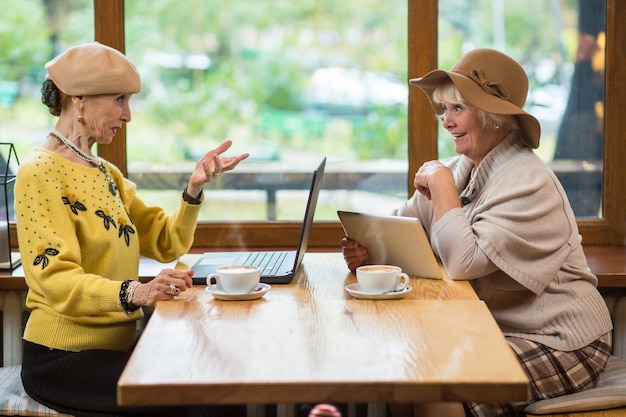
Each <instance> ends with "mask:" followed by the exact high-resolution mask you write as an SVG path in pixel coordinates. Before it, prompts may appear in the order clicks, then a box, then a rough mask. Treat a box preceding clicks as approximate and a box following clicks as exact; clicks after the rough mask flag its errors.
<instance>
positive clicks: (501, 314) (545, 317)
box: [342, 49, 612, 416]
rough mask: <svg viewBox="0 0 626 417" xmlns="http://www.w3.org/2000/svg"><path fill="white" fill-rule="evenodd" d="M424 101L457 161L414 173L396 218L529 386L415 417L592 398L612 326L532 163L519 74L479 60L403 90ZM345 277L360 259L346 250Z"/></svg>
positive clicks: (544, 174)
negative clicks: (420, 239)
mask: <svg viewBox="0 0 626 417" xmlns="http://www.w3.org/2000/svg"><path fill="white" fill-rule="evenodd" d="M410 83H411V84H412V85H415V86H417V87H419V88H420V89H421V90H422V91H423V92H424V93H425V94H426V95H427V96H428V98H429V99H430V100H431V104H432V105H433V107H434V109H435V111H436V113H437V115H438V116H439V117H440V118H441V120H442V123H443V126H444V128H445V129H446V130H447V131H448V132H449V133H450V135H451V136H452V139H453V140H454V146H455V151H456V152H457V153H458V154H459V156H456V157H452V158H450V159H447V160H443V161H429V162H426V163H424V164H423V165H422V166H421V167H420V168H419V169H418V171H417V173H416V174H415V179H414V185H415V188H416V190H417V191H416V193H415V194H414V195H413V197H412V198H411V199H409V200H408V201H406V202H405V203H404V204H403V205H402V206H401V207H399V208H398V209H397V210H396V211H395V214H396V215H399V216H413V217H419V218H420V219H421V220H422V223H423V225H424V227H425V229H426V231H427V233H428V235H429V237H430V242H431V246H432V248H433V250H434V251H435V253H436V254H437V255H438V256H439V258H440V259H441V261H442V263H443V265H444V266H445V268H446V270H447V272H448V273H449V275H450V276H451V277H452V279H455V280H470V281H471V283H472V285H473V287H474V289H475V290H476V293H477V294H478V296H479V297H480V298H481V299H482V300H484V301H485V303H486V304H487V306H488V307H489V309H490V311H491V313H492V314H493V316H494V318H495V319H496V321H497V322H498V324H499V326H500V328H501V329H502V332H503V333H504V335H505V337H506V339H507V341H508V343H509V345H510V346H511V349H513V351H514V353H515V355H516V356H517V357H518V359H519V361H520V363H521V365H522V367H523V368H524V370H525V371H526V373H527V375H528V377H529V379H530V381H531V392H530V395H531V396H530V398H529V401H528V402H526V403H519V404H475V403H469V404H463V405H460V404H430V405H425V406H423V407H422V408H423V410H422V414H423V415H445V416H466V415H467V416H518V415H520V416H521V415H524V414H523V409H524V407H525V406H526V405H527V404H528V403H530V402H533V401H537V400H540V399H545V398H550V397H556V396H560V395H564V394H569V393H572V392H576V391H581V390H584V389H587V388H590V387H592V386H594V384H595V383H596V382H597V380H598V378H599V376H600V374H601V373H602V372H603V370H604V368H605V366H606V363H607V361H608V358H609V355H610V352H611V334H610V331H611V329H612V324H611V318H610V316H609V312H608V309H607V307H606V304H605V303H604V301H603V299H602V297H601V295H600V294H599V292H598V290H597V288H596V286H597V278H596V277H595V276H594V275H593V274H592V273H591V272H590V270H589V268H588V266H587V261H586V258H585V255H584V253H583V249H582V246H581V239H580V235H579V233H578V228H577V225H576V219H575V216H574V213H573V211H572V209H571V207H570V204H569V202H568V199H567V196H566V194H565V192H564V190H563V187H562V186H561V184H560V183H559V180H558V179H557V177H556V176H555V175H554V173H553V172H552V170H551V169H550V168H549V167H548V166H547V165H546V164H545V163H544V162H543V161H542V160H541V159H540V158H539V157H538V156H537V155H536V154H535V153H534V152H533V150H532V149H533V148H537V147H538V146H539V138H540V134H541V132H540V126H539V123H538V121H537V120H536V119H535V118H534V117H533V116H531V115H530V114H528V113H526V112H525V111H524V110H523V106H524V102H525V100H526V96H527V92H528V78H527V76H526V73H525V72H524V69H523V68H522V67H521V66H520V65H519V64H518V63H517V62H515V61H514V60H513V59H511V58H510V57H508V56H507V55H505V54H502V53H500V52H498V51H495V50H492V49H477V50H473V51H471V52H468V53H467V54H465V55H464V56H463V57H462V58H461V59H460V60H459V62H458V63H457V64H456V65H455V66H454V67H453V68H452V70H451V71H442V70H435V71H432V72H430V73H428V74H426V75H425V76H424V77H422V78H418V79H413V80H411V81H410ZM342 248H343V253H344V256H345V259H346V263H347V264H348V267H349V268H350V269H351V270H354V269H355V268H356V267H357V266H359V265H360V264H361V263H362V262H363V261H364V260H365V259H367V248H364V247H361V246H360V245H359V244H358V242H355V241H352V240H349V239H347V238H344V239H343V240H342Z"/></svg>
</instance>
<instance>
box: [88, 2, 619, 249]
mask: <svg viewBox="0 0 626 417" xmlns="http://www.w3.org/2000/svg"><path fill="white" fill-rule="evenodd" d="M407 6H408V7H407V11H408V13H407V25H408V31H407V33H408V37H409V39H408V48H409V51H408V76H409V78H414V77H418V76H420V75H422V74H425V73H426V72H428V71H430V70H431V69H434V68H436V67H437V37H438V35H437V34H438V32H437V29H438V27H437V18H438V0H407ZM94 19H95V39H96V40H97V41H99V42H102V43H105V44H107V45H110V46H112V47H114V48H117V49H119V50H121V51H124V50H125V48H124V0H94ZM624 21H626V3H625V2H620V1H618V0H607V25H606V29H607V40H608V42H607V48H606V53H607V57H606V86H605V89H606V95H605V155H604V178H603V181H604V201H603V210H602V212H603V213H604V217H603V218H599V219H578V221H577V222H578V226H579V229H580V233H581V235H582V236H583V242H584V243H585V244H588V245H600V244H602V245H623V244H624V240H625V227H626V225H625V223H626V210H625V209H624V208H625V207H626V201H625V200H626V192H623V191H622V189H621V188H620V184H623V183H624V182H625V179H626V164H624V163H623V161H622V159H623V158H624V156H625V155H626V141H625V140H623V139H624V138H623V137H622V135H623V129H620V127H619V120H620V119H619V116H620V115H619V114H618V112H619V110H618V109H620V108H626V80H624V79H621V78H620V77H619V71H617V69H618V68H626V52H624V51H626V27H624V25H619V24H618V22H624ZM419 51H429V53H419ZM408 126H409V129H408V131H409V135H408V138H407V139H408V141H409V144H408V149H409V154H408V159H409V171H408V173H407V195H411V194H412V193H413V192H414V188H413V184H412V179H413V175H411V173H413V172H416V170H417V168H418V167H419V166H420V165H421V164H422V163H423V162H425V161H427V160H431V159H436V158H437V122H436V120H435V119H434V118H433V117H432V109H431V107H430V104H429V103H428V100H427V99H426V98H425V97H424V96H423V95H422V94H418V91H417V89H415V88H410V89H409V111H408ZM620 139H622V140H620ZM98 153H99V154H100V155H101V156H103V157H104V158H106V159H107V160H109V161H111V162H113V163H114V164H116V165H117V166H118V167H119V168H120V169H121V170H122V172H123V173H124V174H125V175H126V174H127V160H126V129H123V130H122V131H121V132H119V133H118V137H117V140H115V141H114V142H113V143H112V144H109V145H99V146H98ZM234 230H237V233H234ZM299 234H300V224H299V223H298V222H285V221H274V222H236V223H234V222H233V223H231V222H217V223H212V222H200V223H199V224H198V227H197V230H196V236H195V241H194V249H196V250H212V249H216V250H217V249H224V248H232V247H240V242H241V241H242V240H243V241H245V242H247V246H248V247H249V248H270V247H271V248H277V249H280V248H287V247H293V245H294V244H295V242H297V241H298V238H299ZM342 236H343V232H342V229H341V226H340V224H339V222H338V221H337V222H331V221H324V222H315V225H314V227H313V231H312V234H311V242H310V244H309V247H310V249H311V250H316V249H317V250H338V249H339V241H340V239H341V237H342Z"/></svg>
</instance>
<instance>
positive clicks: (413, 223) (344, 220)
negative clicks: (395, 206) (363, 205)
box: [337, 210, 443, 279]
mask: <svg viewBox="0 0 626 417" xmlns="http://www.w3.org/2000/svg"><path fill="white" fill-rule="evenodd" d="M337 215H338V216H339V220H340V221H341V226H342V227H343V231H344V233H345V234H346V236H347V237H348V238H350V239H353V240H356V241H357V242H359V244H360V245H361V246H364V247H366V248H367V252H368V254H369V256H368V259H367V260H366V261H365V264H367V265H372V264H387V265H396V266H399V267H400V268H402V271H403V272H406V273H407V274H408V275H409V276H413V277H423V278H433V279H442V278H443V274H442V271H441V265H440V264H439V263H438V262H437V258H436V257H435V254H434V252H433V250H432V248H431V247H430V242H429V241H428V238H427V237H426V232H425V231H424V228H423V227H422V222H420V220H419V219H418V218H415V217H401V216H379V215H373V214H366V213H355V212H350V211H341V210H339V211H337Z"/></svg>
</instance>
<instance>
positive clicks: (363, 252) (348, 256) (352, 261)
mask: <svg viewBox="0 0 626 417" xmlns="http://www.w3.org/2000/svg"><path fill="white" fill-rule="evenodd" d="M341 252H343V259H345V261H346V264H347V265H348V269H350V271H352V272H354V271H356V269H357V268H358V267H359V266H361V264H362V263H363V262H364V261H365V260H366V259H367V257H368V253H367V248H366V247H364V246H361V245H359V242H357V241H356V240H352V239H348V238H347V237H344V238H343V239H341Z"/></svg>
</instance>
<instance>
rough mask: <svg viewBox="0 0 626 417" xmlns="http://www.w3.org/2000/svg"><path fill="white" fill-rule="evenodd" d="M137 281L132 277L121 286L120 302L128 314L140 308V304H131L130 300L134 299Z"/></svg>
mask: <svg viewBox="0 0 626 417" xmlns="http://www.w3.org/2000/svg"><path fill="white" fill-rule="evenodd" d="M134 282H135V281H133V280H132V279H127V280H125V281H124V282H122V286H121V287H120V294H119V302H120V305H121V306H122V308H123V309H124V311H125V312H126V314H132V313H133V312H135V311H137V310H139V307H140V306H134V305H131V303H130V300H131V299H132V294H133V292H134V291H135V287H136V286H135V285H131V284H133V283H134Z"/></svg>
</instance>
